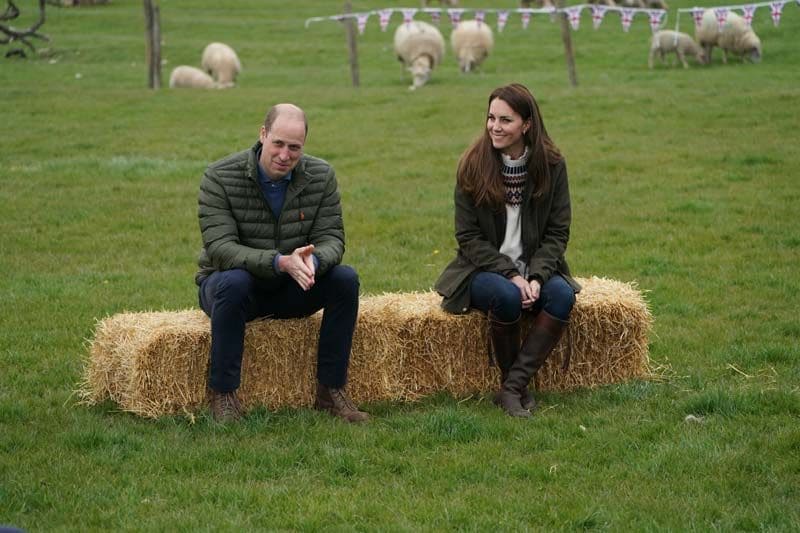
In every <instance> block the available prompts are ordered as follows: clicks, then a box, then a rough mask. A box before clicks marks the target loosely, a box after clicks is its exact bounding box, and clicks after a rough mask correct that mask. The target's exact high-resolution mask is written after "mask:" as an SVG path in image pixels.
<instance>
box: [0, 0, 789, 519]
mask: <svg viewBox="0 0 800 533" xmlns="http://www.w3.org/2000/svg"><path fill="white" fill-rule="evenodd" d="M353 3H354V9H355V10H361V9H374V8H380V7H399V6H401V5H413V4H415V3H416V2H400V1H395V0H386V1H384V2H366V1H361V0H358V1H354V2H353ZM701 3H703V2H701ZM18 4H19V5H20V7H21V8H22V10H23V14H24V17H23V19H24V20H20V21H18V22H15V25H16V26H24V25H25V22H26V20H30V19H31V18H32V17H33V11H34V9H35V8H34V4H35V3H34V2H33V1H32V0H29V1H20V2H18ZM160 4H161V23H162V31H163V39H164V43H163V57H164V58H165V59H166V60H167V64H166V66H165V67H164V71H163V75H164V78H165V79H167V78H168V76H169V71H170V70H171V68H172V67H174V66H176V65H178V64H193V65H198V64H199V61H200V53H201V50H202V48H203V46H204V45H205V44H206V43H208V42H210V41H214V40H219V41H224V42H227V43H229V44H231V45H232V46H233V47H234V48H236V49H237V51H238V52H239V55H240V58H241V60H242V62H243V65H244V72H243V73H242V75H241V76H240V79H239V82H240V83H239V87H237V88H235V89H233V90H229V91H210V92H206V91H198V92H191V91H170V90H161V91H157V92H153V91H150V90H148V89H146V88H145V86H146V71H145V67H144V64H143V58H144V30H143V15H142V5H141V2H137V1H133V0H130V1H123V0H114V1H113V2H112V3H111V4H110V5H107V6H99V7H94V8H81V9H58V8H53V7H48V16H47V22H46V24H45V26H44V27H43V31H44V32H45V33H47V34H48V35H50V37H51V38H52V42H51V43H50V44H49V45H48V44H42V45H40V51H42V52H43V53H42V54H41V55H40V56H38V57H29V58H28V59H26V60H19V59H0V101H1V102H2V105H1V107H0V130H1V131H2V133H1V134H0V205H2V216H0V273H2V281H1V282H0V295H2V296H1V297H0V524H14V525H16V526H18V527H22V528H25V529H27V530H30V531H60V530H161V531H171V530H196V529H201V530H249V529H290V530H317V529H335V530H447V529H458V530H524V529H531V530H572V529H609V530H615V531H620V530H692V529H697V530H723V531H729V530H786V531H789V530H797V529H798V528H800V363H799V361H800V320H798V303H797V302H798V297H800V281H799V280H798V262H799V260H800V223H798V220H797V213H798V208H799V207H800V170H799V169H800V143H798V138H799V137H798V116H800V103H798V102H800V83H798V82H800V76H798V72H800V42H798V39H797V36H798V35H799V34H800V6H798V5H797V4H796V3H795V2H792V3H788V4H786V7H785V9H784V12H783V18H782V20H781V23H780V26H779V27H777V28H776V27H774V26H773V25H772V23H771V21H770V19H769V10H768V8H760V9H759V11H758V12H757V14H756V20H755V22H754V27H755V29H756V31H757V32H758V34H759V35H760V37H761V40H762V42H763V48H764V59H763V62H762V63H760V64H756V65H754V64H742V63H740V62H738V61H732V62H731V63H730V64H728V65H723V64H722V63H721V56H720V54H719V51H717V52H716V56H715V58H714V61H713V63H712V64H711V65H710V66H708V67H704V68H701V67H697V66H694V65H693V66H692V68H690V69H688V70H684V69H682V68H669V67H661V66H659V67H657V68H656V69H654V70H652V71H651V70H648V69H647V49H648V36H649V33H650V29H649V27H648V24H647V20H646V18H645V17H641V18H637V19H636V20H635V22H634V25H633V27H632V28H631V30H630V32H629V33H624V32H623V31H622V29H621V27H620V24H619V18H618V16H617V15H614V14H609V15H607V17H606V20H605V21H604V23H603V25H602V26H601V27H600V29H599V30H597V31H594V30H592V28H591V19H590V18H589V16H588V13H585V14H584V15H583V20H582V22H581V29H580V30H579V31H578V32H574V33H573V34H572V36H573V40H574V45H575V49H576V62H577V69H578V80H579V85H578V87H576V88H571V87H569V85H568V81H567V74H566V69H565V65H564V56H563V49H562V46H561V42H560V30H559V27H558V25H557V24H552V23H551V22H550V21H549V20H548V19H547V18H541V17H536V18H534V20H533V22H532V23H531V26H530V28H529V29H528V30H527V31H523V30H522V29H521V27H520V22H519V18H518V16H512V19H511V21H510V22H509V25H508V27H507V28H506V30H505V32H503V33H502V34H499V35H496V49H495V52H494V54H493V55H492V56H491V57H490V59H489V60H488V61H487V62H486V63H485V65H484V66H483V68H482V69H481V71H480V72H479V73H477V74H475V75H471V76H463V75H461V74H460V73H459V72H458V69H457V65H456V63H455V61H454V60H453V57H452V54H450V55H449V56H448V57H447V59H446V61H445V64H444V65H443V66H442V67H441V68H440V69H438V70H436V71H435V72H434V74H433V78H432V80H431V82H430V83H429V85H427V86H426V87H424V88H423V89H422V90H420V91H417V92H410V91H408V90H407V86H408V85H409V83H410V78H409V77H408V76H404V75H403V74H402V73H401V69H400V67H399V65H398V63H397V62H396V60H395V59H394V57H393V54H392V50H391V37H392V31H393V30H394V28H395V27H396V26H397V24H398V23H399V19H400V15H399V14H395V15H394V17H395V18H394V19H393V20H392V23H391V26H390V30H389V31H388V32H386V33H382V32H381V31H380V28H379V26H378V21H377V18H376V17H373V18H371V19H370V21H369V25H368V27H367V30H366V32H365V34H364V35H362V36H360V37H359V40H358V45H359V54H360V67H361V81H362V86H361V87H360V88H358V89H354V88H352V87H351V86H350V77H349V71H348V65H347V49H346V44H345V37H344V32H343V31H342V29H341V27H340V25H339V24H338V23H335V22H320V23H317V24H313V25H311V26H310V27H309V28H308V29H304V27H303V22H304V20H305V19H306V18H307V17H311V16H317V15H330V14H335V13H338V12H339V11H340V10H341V6H342V3H341V2H319V1H314V0H299V1H296V2H278V1H273V0H269V1H268V0H263V1H256V0H249V1H236V2H229V3H221V2H212V1H210V0H197V1H187V2H171V1H162V2H160ZM490 4H491V6H492V7H501V6H505V7H515V6H516V4H515V2H514V1H512V0H503V1H497V2H479V1H477V0H476V1H472V0H463V1H462V5H463V6H465V7H486V6H488V5H490ZM704 4H705V5H713V4H711V3H710V2H708V1H707V0H704ZM691 5H694V4H693V3H692V2H689V1H688V0H683V1H680V2H679V1H673V2H671V6H670V12H669V20H668V22H667V26H668V27H673V26H674V23H675V16H676V8H677V7H689V6H691ZM25 17H27V18H25ZM488 20H489V22H490V23H492V24H494V20H495V19H494V16H493V15H489V18H488ZM691 24H692V22H691V19H690V17H689V16H688V15H683V17H682V18H681V28H682V29H684V30H687V29H689V28H691ZM443 28H445V29H446V30H445V37H446V38H447V36H448V35H449V27H448V24H443ZM45 48H48V49H49V50H44V49H45ZM4 51H5V49H4V48H2V47H0V52H4ZM511 81H519V82H522V83H525V84H527V85H528V86H529V87H530V88H531V89H532V90H533V92H534V94H536V95H537V97H538V99H539V103H540V105H541V108H542V112H543V114H544V118H545V121H546V125H547V127H548V130H549V132H550V134H551V136H552V137H553V138H554V140H555V141H556V142H557V143H558V145H559V146H560V147H561V149H562V151H563V152H564V154H565V155H566V158H567V162H568V166H569V172H570V182H571V183H570V187H571V191H572V203H573V214H574V218H573V226H572V238H571V241H570V246H569V253H568V258H569V261H570V264H571V267H572V270H573V272H574V273H575V274H577V275H579V276H591V275H601V276H606V277H611V278H615V279H619V280H623V281H636V282H638V284H639V286H640V287H641V288H642V289H643V290H646V291H647V297H648V300H649V302H650V305H651V307H652V311H653V314H654V316H655V327H654V331H653V334H652V339H651V347H650V348H651V356H652V358H653V361H654V363H655V364H656V365H658V366H659V367H660V369H661V374H662V378H661V379H660V380H656V381H643V382H632V383H626V384H621V385H617V386H609V387H604V388H600V389H597V390H591V391H589V390H586V391H578V392H574V393H569V394H547V395H543V397H542V404H543V408H542V410H541V412H540V413H539V414H537V415H536V416H535V417H534V418H533V419H532V420H530V421H520V420H512V419H510V418H509V417H507V416H505V415H503V414H502V413H501V412H500V411H499V410H497V409H496V408H494V407H493V406H491V404H490V402H488V401H487V400H486V399H481V398H469V399H454V398H450V397H447V396H438V397H434V398H429V399H427V400H425V401H423V402H421V403H418V404H393V403H391V404H390V403H382V404H372V405H367V406H366V408H367V410H368V411H370V412H371V413H372V414H373V415H374V417H375V420H374V422H373V423H371V424H369V425H368V426H366V427H348V426H345V425H343V424H340V423H337V422H336V421H335V420H332V419H330V418H329V417H328V416H327V415H324V414H319V413H316V412H313V411H310V410H285V411H281V412H277V413H273V412H267V411H265V410H258V411H256V412H255V413H253V414H252V415H251V416H249V417H248V419H247V420H246V421H245V422H244V423H242V424H239V425H235V426H231V427H219V426H216V425H215V424H213V423H211V422H210V420H209V419H208V418H207V416H202V417H200V418H198V419H197V421H196V422H195V423H191V422H190V421H189V420H187V419H185V418H181V417H176V418H165V419H161V420H158V421H150V420H143V419H139V418H137V417H135V416H132V415H128V414H125V413H121V412H119V411H118V410H117V409H116V408H115V406H114V405H111V404H108V405H104V406H102V407H99V408H86V407H83V406H80V405H76V403H75V400H76V398H75V396H74V395H73V392H72V391H73V390H74V389H75V388H76V386H77V383H78V382H79V380H80V377H81V370H82V359H83V357H85V354H86V347H85V340H86V339H87V338H89V337H91V335H92V330H93V327H94V324H95V320H96V319H98V318H101V317H104V316H106V315H108V314H112V313H116V312H120V311H122V310H136V311H138V310H151V309H181V308H187V307H196V305H197V304H196V288H195V286H194V282H193V274H194V271H195V257H196V254H197V252H198V249H199V246H200V236H199V231H198V226H197V221H196V197H197V188H198V184H199V180H200V176H201V174H202V172H203V169H204V168H205V165H206V164H207V163H208V162H210V161H213V160H215V159H217V158H220V157H222V156H224V155H226V154H228V153H230V152H233V151H236V150H239V149H242V148H244V147H247V146H250V145H251V143H253V142H254V141H255V140H256V136H257V133H258V128H259V125H260V123H261V121H262V119H263V114H264V112H265V110H266V108H267V107H268V106H269V105H271V104H273V103H276V102H279V101H284V100H290V101H293V102H296V103H297V104H299V105H301V106H303V107H304V108H305V109H306V111H307V112H308V116H309V120H310V126H311V129H310V134H309V139H308V143H307V145H306V150H307V152H309V153H311V154H314V155H317V156H320V157H324V158H326V159H328V160H329V161H330V162H332V163H333V164H334V166H335V167H336V169H337V174H338V176H339V183H340V187H341V192H342V196H343V202H344V210H345V224H346V228H347V238H348V249H347V253H346V255H345V261H346V262H347V263H349V264H352V265H354V266H355V267H356V268H357V269H358V271H359V273H360V275H361V281H362V290H363V291H364V292H365V293H379V292H383V291H408V290H425V289H428V288H430V287H431V286H432V284H433V282H434V281H435V279H436V277H437V276H438V274H439V272H440V271H441V270H442V268H443V267H444V265H445V264H446V263H447V262H448V261H449V259H450V258H451V257H452V256H453V253H454V249H455V240H454V238H453V235H452V233H453V227H452V187H453V183H454V171H455V165H456V162H457V160H458V157H459V155H460V153H461V151H462V150H463V149H464V148H465V147H466V145H467V144H468V143H469V142H470V140H471V139H473V138H474V137H475V136H476V135H477V134H478V133H479V132H480V129H481V127H482V124H483V120H484V113H485V104H486V102H485V99H486V97H487V96H488V94H489V92H490V91H491V90H492V89H493V88H494V87H496V86H498V85H500V84H504V83H508V82H511ZM690 414H691V415H694V416H696V417H702V423H687V422H685V421H684V419H685V417H686V416H687V415H690Z"/></svg>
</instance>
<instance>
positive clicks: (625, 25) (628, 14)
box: [621, 8, 636, 33]
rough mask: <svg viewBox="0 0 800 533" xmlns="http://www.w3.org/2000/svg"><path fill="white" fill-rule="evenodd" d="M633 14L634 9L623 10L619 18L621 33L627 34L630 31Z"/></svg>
mask: <svg viewBox="0 0 800 533" xmlns="http://www.w3.org/2000/svg"><path fill="white" fill-rule="evenodd" d="M634 13H636V11H635V10H634V9H630V8H625V9H623V10H622V16H621V20H622V31H624V32H625V33H627V32H628V30H630V29H631V23H632V22H633V15H634Z"/></svg>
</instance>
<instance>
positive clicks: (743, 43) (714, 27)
mask: <svg viewBox="0 0 800 533" xmlns="http://www.w3.org/2000/svg"><path fill="white" fill-rule="evenodd" d="M694 35H695V39H697V42H698V43H700V45H701V46H702V47H703V48H704V50H705V52H706V59H707V61H709V62H710V61H711V52H712V50H713V49H714V47H715V46H719V47H720V48H722V62H723V63H727V62H728V52H732V53H734V54H737V55H739V56H741V57H742V60H743V61H744V60H745V58H749V59H750V61H752V62H754V63H758V62H759V61H761V40H760V39H759V38H758V35H756V34H755V32H754V31H753V30H752V28H748V27H747V24H745V22H744V19H743V18H742V17H740V16H739V15H737V14H736V13H733V12H729V13H728V18H727V20H726V21H725V24H723V25H722V30H721V31H720V28H719V23H718V22H717V17H716V15H715V14H714V11H713V10H711V9H707V10H706V11H705V12H703V19H702V22H701V23H700V27H699V28H698V29H697V31H695V34H694Z"/></svg>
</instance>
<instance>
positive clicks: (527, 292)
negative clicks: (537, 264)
mask: <svg viewBox="0 0 800 533" xmlns="http://www.w3.org/2000/svg"><path fill="white" fill-rule="evenodd" d="M511 283H513V284H514V285H516V286H517V288H518V289H519V296H520V300H521V301H522V308H523V309H528V308H529V307H530V306H532V305H533V303H534V302H535V301H536V299H537V298H538V297H539V283H538V282H536V281H531V282H530V283H528V282H527V281H525V278H523V277H522V276H520V275H519V274H518V275H516V276H514V277H513V278H511ZM534 283H536V292H535V293H534V291H533V284H534Z"/></svg>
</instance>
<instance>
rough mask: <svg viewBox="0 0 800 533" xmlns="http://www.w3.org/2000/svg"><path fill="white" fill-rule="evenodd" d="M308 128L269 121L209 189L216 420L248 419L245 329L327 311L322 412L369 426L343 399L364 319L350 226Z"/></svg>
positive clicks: (205, 259)
mask: <svg viewBox="0 0 800 533" xmlns="http://www.w3.org/2000/svg"><path fill="white" fill-rule="evenodd" d="M307 134H308V123H307V121H306V116H305V113H304V112H303V110H302V109H300V108H299V107H297V106H295V105H292V104H279V105H276V106H274V107H273V108H271V109H270V110H269V112H268V113H267V117H266V119H265V120H264V125H263V126H262V127H261V132H260V135H259V142H257V143H256V144H255V146H253V147H252V148H251V149H249V150H245V151H243V152H239V153H235V154H233V155H230V156H228V157H226V158H224V159H222V160H220V161H217V162H216V163H212V164H211V165H209V167H208V169H207V170H206V172H205V174H204V176H203V180H202V182H201V184H200V196H199V209H198V214H199V217H200V232H201V234H202V237H203V250H202V251H201V253H200V258H199V260H198V262H199V265H200V271H199V272H198V273H197V277H196V281H197V284H198V285H199V286H200V290H199V292H200V305H201V307H202V308H203V310H204V311H205V312H206V314H207V315H208V316H209V317H211V369H210V373H209V374H210V375H209V388H210V389H211V414H212V416H213V417H214V419H216V420H219V421H222V422H226V421H230V420H238V419H239V418H241V416H242V415H243V411H242V407H241V404H240V403H239V400H238V398H237V396H236V390H237V389H238V388H239V384H240V382H241V364H242V352H243V349H244V332H245V323H246V322H248V321H250V320H253V319H255V318H258V317H264V316H270V317H271V318H297V317H304V316H308V315H311V314H313V313H315V312H316V311H318V310H319V309H323V308H324V310H325V311H324V313H323V318H322V325H321V327H320V333H319V349H318V352H317V394H316V400H315V402H314V407H315V408H316V409H321V410H326V411H328V412H330V413H331V414H332V415H334V416H337V417H339V418H342V419H344V420H346V421H348V422H363V421H366V420H367V419H368V418H369V416H368V415H367V414H366V413H364V412H362V411H359V410H358V409H357V408H356V407H355V406H354V405H353V403H352V402H351V401H350V399H349V398H348V396H347V394H346V393H345V391H344V385H345V382H346V381H347V367H348V363H349V359H350V348H351V345H352V341H353V331H354V329H355V324H356V317H357V314H358V289H359V282H358V275H357V274H356V272H355V270H353V269H352V268H350V267H348V266H344V265H341V264H340V262H341V260H342V255H343V254H344V226H343V223H342V209H341V205H340V203H339V190H338V188H337V184H336V175H335V173H334V170H333V168H332V167H331V166H330V165H329V164H328V163H327V162H325V161H323V160H321V159H317V158H315V157H311V156H308V155H304V154H303V146H304V145H305V141H306V136H307Z"/></svg>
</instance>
